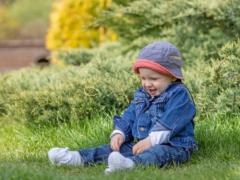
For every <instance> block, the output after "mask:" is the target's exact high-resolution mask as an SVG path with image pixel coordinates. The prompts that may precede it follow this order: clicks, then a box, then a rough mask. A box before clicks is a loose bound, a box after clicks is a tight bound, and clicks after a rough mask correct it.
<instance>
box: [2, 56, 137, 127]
mask: <svg viewBox="0 0 240 180" xmlns="http://www.w3.org/2000/svg"><path fill="white" fill-rule="evenodd" d="M131 59H133V55H132V54H128V55H125V56H124V57H123V56H117V57H114V58H107V55H106V56H104V55H99V56H96V57H95V59H93V60H92V61H91V63H88V64H87V65H85V66H82V67H74V66H67V67H64V68H57V67H51V68H47V69H42V70H41V69H36V68H34V69H29V68H28V69H25V70H21V71H18V72H14V73H8V74H5V75H3V76H2V77H1V80H0V84H1V86H0V112H1V113H0V116H2V117H5V118H6V119H11V120H16V121H23V122H26V123H28V124H31V125H34V126H40V127H41V126H44V125H58V124H59V123H62V122H67V123H70V122H71V121H80V120H81V119H85V118H86V117H92V116H94V115H96V114H101V113H110V112H111V111H113V110H114V109H116V110H117V112H121V111H122V110H123V109H124V107H126V105H127V104H128V103H129V101H130V99H131V97H132V92H133V90H134V89H135V87H136V86H137V84H138V81H137V80H136V76H134V75H133V73H132V72H131V63H132V61H131Z"/></svg>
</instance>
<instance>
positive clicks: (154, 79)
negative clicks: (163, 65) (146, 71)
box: [150, 77, 158, 81]
mask: <svg viewBox="0 0 240 180" xmlns="http://www.w3.org/2000/svg"><path fill="white" fill-rule="evenodd" d="M157 79H158V78H154V77H152V78H150V80H152V81H156V80H157Z"/></svg>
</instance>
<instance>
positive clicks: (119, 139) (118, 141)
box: [111, 134, 124, 151]
mask: <svg viewBox="0 0 240 180" xmlns="http://www.w3.org/2000/svg"><path fill="white" fill-rule="evenodd" d="M123 142H124V137H123V136H122V135H121V134H115V135H114V136H113V137H112V138H111V148H112V150H113V151H119V149H120V147H121V145H122V143H123Z"/></svg>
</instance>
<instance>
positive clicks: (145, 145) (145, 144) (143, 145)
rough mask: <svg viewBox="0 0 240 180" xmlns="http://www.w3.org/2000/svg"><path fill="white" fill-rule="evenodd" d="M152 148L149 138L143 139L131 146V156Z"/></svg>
mask: <svg viewBox="0 0 240 180" xmlns="http://www.w3.org/2000/svg"><path fill="white" fill-rule="evenodd" d="M151 146H152V144H151V141H150V139H149V138H145V139H143V140H141V141H139V142H138V143H137V144H135V145H134V146H133V150H132V151H133V154H135V155H136V154H140V153H142V152H143V151H144V150H146V149H149V148H150V147H151Z"/></svg>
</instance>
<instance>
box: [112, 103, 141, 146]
mask: <svg viewBox="0 0 240 180" xmlns="http://www.w3.org/2000/svg"><path fill="white" fill-rule="evenodd" d="M135 116H136V115H135V104H133V103H131V104H130V105H129V106H128V108H127V109H126V110H125V111H124V112H123V114H122V116H114V118H113V125H114V128H115V129H116V130H120V131H121V132H123V134H124V136H125V142H128V141H131V140H132V139H133V137H132V126H133V122H134V120H135Z"/></svg>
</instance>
